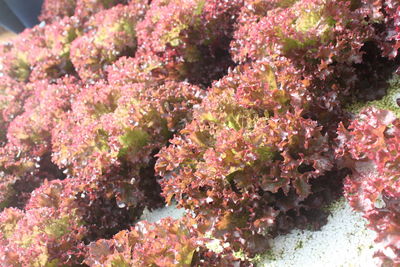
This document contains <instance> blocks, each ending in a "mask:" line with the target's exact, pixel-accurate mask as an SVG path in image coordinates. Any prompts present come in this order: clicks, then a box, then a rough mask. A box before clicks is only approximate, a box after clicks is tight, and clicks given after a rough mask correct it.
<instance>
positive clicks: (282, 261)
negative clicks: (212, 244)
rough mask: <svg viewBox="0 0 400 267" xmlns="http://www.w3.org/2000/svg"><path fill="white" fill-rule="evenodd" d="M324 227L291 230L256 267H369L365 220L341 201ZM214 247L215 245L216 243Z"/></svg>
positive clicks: (176, 213) (150, 217)
mask: <svg viewBox="0 0 400 267" xmlns="http://www.w3.org/2000/svg"><path fill="white" fill-rule="evenodd" d="M329 210H330V211H331V215H330V216H329V219H328V223H327V224H326V225H325V226H323V227H322V229H321V230H320V231H302V230H293V231H292V232H291V233H290V234H288V235H284V236H279V237H277V238H275V239H273V240H272V241H271V247H272V249H271V250H270V251H267V252H266V253H265V254H264V255H263V256H261V260H260V261H259V262H258V264H257V266H259V267H373V266H377V262H376V261H375V260H374V259H373V253H374V250H375V249H376V246H375V245H374V242H373V240H374V239H375V233H374V232H373V231H371V230H368V229H367V228H366V220H365V219H364V218H363V217H362V216H361V214H360V213H357V212H354V211H353V210H352V209H351V208H350V206H349V205H348V204H347V203H346V201H345V200H344V199H342V200H340V201H338V202H336V203H333V204H332V205H331V207H330V208H329ZM184 214H185V211H184V210H182V209H177V208H176V206H175V205H172V206H169V207H165V208H162V209H157V210H154V211H152V212H149V211H147V210H146V211H145V212H144V214H143V215H142V217H141V219H142V220H147V221H149V222H156V221H159V220H160V219H162V218H165V217H168V216H170V217H173V218H176V219H177V218H179V217H182V216H184ZM217 244H218V242H217Z"/></svg>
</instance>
